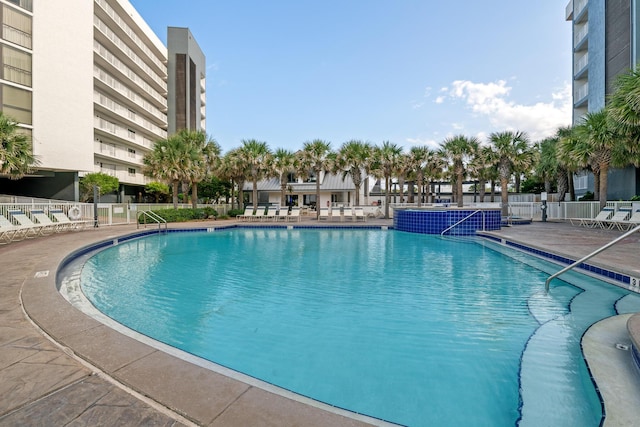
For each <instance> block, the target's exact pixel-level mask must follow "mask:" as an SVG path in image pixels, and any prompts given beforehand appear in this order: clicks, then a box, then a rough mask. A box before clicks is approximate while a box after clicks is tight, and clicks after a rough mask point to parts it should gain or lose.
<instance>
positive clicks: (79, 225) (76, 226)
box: [49, 209, 94, 230]
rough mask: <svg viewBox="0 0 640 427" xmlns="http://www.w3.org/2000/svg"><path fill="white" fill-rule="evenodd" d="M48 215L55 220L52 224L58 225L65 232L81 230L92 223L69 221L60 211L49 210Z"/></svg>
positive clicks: (84, 220) (87, 221)
mask: <svg viewBox="0 0 640 427" xmlns="http://www.w3.org/2000/svg"><path fill="white" fill-rule="evenodd" d="M49 213H50V214H51V216H52V217H53V219H54V220H55V221H54V224H60V225H59V226H61V227H64V229H65V230H81V229H83V228H85V227H86V226H87V225H88V224H93V222H94V220H92V219H78V220H73V219H70V218H69V217H68V216H67V215H66V214H65V213H64V211H63V210H62V209H51V210H50V211H49Z"/></svg>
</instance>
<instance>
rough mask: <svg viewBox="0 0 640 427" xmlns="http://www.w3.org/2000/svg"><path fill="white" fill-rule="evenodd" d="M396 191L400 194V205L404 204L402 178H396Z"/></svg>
mask: <svg viewBox="0 0 640 427" xmlns="http://www.w3.org/2000/svg"><path fill="white" fill-rule="evenodd" d="M398 191H399V193H400V203H404V176H402V175H400V176H399V177H398Z"/></svg>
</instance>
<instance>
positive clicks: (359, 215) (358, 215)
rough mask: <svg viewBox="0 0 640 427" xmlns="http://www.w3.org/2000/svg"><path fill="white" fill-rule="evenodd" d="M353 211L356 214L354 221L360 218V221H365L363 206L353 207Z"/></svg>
mask: <svg viewBox="0 0 640 427" xmlns="http://www.w3.org/2000/svg"><path fill="white" fill-rule="evenodd" d="M354 211H355V214H356V218H355V220H356V221H358V220H362V222H367V216H366V215H365V214H364V208H355V209H354Z"/></svg>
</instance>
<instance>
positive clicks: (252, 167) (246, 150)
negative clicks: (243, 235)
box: [239, 139, 271, 207]
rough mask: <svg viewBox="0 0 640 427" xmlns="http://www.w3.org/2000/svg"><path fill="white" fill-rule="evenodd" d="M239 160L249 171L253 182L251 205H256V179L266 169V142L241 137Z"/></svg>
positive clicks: (269, 153)
mask: <svg viewBox="0 0 640 427" xmlns="http://www.w3.org/2000/svg"><path fill="white" fill-rule="evenodd" d="M239 154H240V159H241V162H243V163H244V164H245V165H246V167H247V170H248V172H249V176H250V178H251V182H252V183H253V197H252V199H253V205H254V207H257V206H258V181H259V180H260V179H261V178H262V177H263V176H264V175H265V173H266V172H267V170H268V164H269V161H270V157H271V151H270V150H269V146H268V145H267V143H266V142H262V141H257V140H255V139H243V140H242V147H240V150H239Z"/></svg>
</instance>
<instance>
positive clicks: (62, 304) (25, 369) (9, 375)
mask: <svg viewBox="0 0 640 427" xmlns="http://www.w3.org/2000/svg"><path fill="white" fill-rule="evenodd" d="M233 223H235V222H232V221H217V222H203V223H200V222H199V223H188V224H171V227H172V228H196V227H220V226H222V225H225V224H233ZM254 224H255V223H254ZM312 224H316V222H315V221H314V220H310V219H304V220H303V222H302V225H312ZM251 225H253V224H251ZM257 225H261V224H260V223H258V224H257ZM289 225H291V223H289ZM294 225H295V224H294ZM320 225H322V226H327V225H329V226H331V225H343V223H331V222H329V223H324V222H323V223H321V224H320ZM348 225H352V224H348ZM358 225H361V224H358ZM362 225H369V226H370V225H387V226H390V225H392V223H391V221H389V220H369V221H368V222H367V223H365V224H362ZM134 231H136V226H135V225H126V226H114V227H101V228H98V229H88V230H85V231H81V232H67V233H61V234H56V235H52V236H46V237H39V238H36V239H30V240H24V241H22V242H14V243H11V244H9V245H4V246H1V247H0V396H2V397H1V398H0V426H5V425H6V426H13V425H65V424H68V423H73V424H74V425H158V426H160V425H162V426H179V425H203V426H245V425H264V426H287V425H290V426H294V425H305V426H328V425H331V426H334V425H341V426H365V425H369V424H384V423H382V422H380V421H378V420H372V419H368V418H366V417H358V416H356V418H352V417H349V416H347V414H346V413H345V412H341V411H339V410H337V411H329V410H326V409H328V408H327V407H326V406H323V405H315V404H313V402H311V401H310V400H308V399H294V398H288V397H284V396H281V395H279V394H275V393H272V392H270V391H266V390H264V389H262V388H260V387H256V386H253V385H250V384H247V383H244V382H241V381H238V380H236V379H233V378H230V377H227V376H225V375H221V374H219V373H216V372H212V371H210V370H208V369H205V368H203V367H200V366H197V365H194V364H191V363H188V362H185V361H183V360H182V359H179V358H177V357H174V356H172V355H170V354H167V353H164V352H162V351H160V350H157V349H156V348H153V347H150V346H148V345H146V344H143V343H140V342H138V341H136V340H134V339H132V338H129V337H127V336H125V335H122V334H121V333H119V332H117V331H115V330H112V329H110V328H108V327H106V326H104V325H103V324H102V323H100V322H98V321H97V320H94V319H93V318H91V317H89V316H87V315H85V314H83V313H81V312H80V311H78V310H76V309H75V308H74V307H73V306H71V305H70V304H69V303H68V302H67V301H66V300H65V299H64V298H63V297H62V296H61V295H60V293H59V292H58V291H57V288H56V283H55V274H56V271H57V269H58V265H59V264H60V262H61V261H62V260H63V259H64V258H65V257H66V256H67V255H68V254H69V253H71V252H73V251H74V250H76V249H78V248H81V247H83V246H86V245H89V244H91V243H94V242H98V241H102V240H106V239H112V238H115V237H117V236H122V235H125V234H128V233H131V232H134ZM492 234H493V235H495V236H501V237H504V238H509V239H511V240H514V241H519V242H522V243H524V244H527V245H529V246H532V247H537V248H541V249H545V250H548V251H550V252H555V253H558V254H564V255H567V256H569V257H573V258H577V257H581V256H583V255H585V254H587V253H589V252H591V251H592V250H594V249H596V248H597V247H599V246H601V245H603V244H605V243H607V242H608V241H609V240H611V239H612V238H613V237H615V236H618V235H620V234H621V232H618V231H613V230H594V229H584V228H579V227H572V226H571V225H570V224H565V223H533V224H531V225H523V226H517V227H510V228H503V229H502V230H501V231H497V232H493V233H492ZM639 245H640V234H636V235H634V236H632V237H630V238H628V239H625V240H624V241H623V242H620V243H619V244H618V245H616V246H614V247H612V248H610V249H609V250H607V251H605V252H604V253H603V254H601V255H598V257H596V258H595V259H594V260H593V262H594V263H596V262H597V263H599V264H601V265H603V266H608V267H610V268H611V269H613V270H617V271H620V272H626V273H628V274H633V275H637V276H640V251H638V248H639ZM540 286H543V284H540ZM628 317H629V316H626V317H624V316H616V317H612V318H609V319H606V320H605V321H603V322H599V323H598V324H596V325H594V327H592V329H590V330H589V332H588V333H587V334H585V337H584V339H583V348H584V351H585V353H586V354H587V359H589V354H588V353H589V351H591V350H590V349H594V351H595V354H596V355H597V357H596V359H599V360H596V359H594V360H595V361H594V364H596V365H597V368H595V367H594V366H595V365H594V366H591V365H592V363H591V361H590V362H589V363H590V368H591V369H592V373H593V374H594V376H595V377H596V379H597V381H598V386H599V388H600V390H601V393H602V394H603V396H604V397H605V401H606V413H607V419H606V425H607V426H617V425H620V426H621V425H628V424H624V422H625V420H628V419H629V418H628V417H635V418H631V419H635V420H637V419H640V418H639V417H640V415H638V414H637V412H638V411H639V408H640V405H638V397H637V396H640V379H639V378H638V375H637V373H636V372H631V373H630V372H629V367H630V366H631V365H629V364H627V361H628V362H630V359H629V357H628V356H629V354H628V352H621V351H620V350H617V349H615V348H613V347H612V343H614V342H615V343H616V344H617V343H621V342H623V341H624V342H630V339H629V336H628V334H627V333H626V322H627V320H626V319H628ZM635 325H637V334H638V337H639V338H638V340H640V322H635ZM592 330H593V331H592ZM633 330H634V331H635V329H633ZM621 340H622V341H621ZM625 340H626V341H625ZM636 342H637V341H636ZM612 350H614V351H612ZM609 352H611V353H612V354H609ZM624 356H627V359H628V360H626V359H624ZM596 371H597V372H596ZM611 372H613V373H611ZM599 375H602V376H603V379H602V380H601V379H600V377H599ZM612 375H613V376H612ZM634 375H635V376H634ZM633 380H635V383H634V381H633ZM625 381H626V382H630V383H631V387H636V391H635V392H634V393H632V394H631V395H627V396H625V395H624V394H626V391H625V390H626V389H620V388H619V384H621V383H622V382H625ZM634 384H635V385H634ZM625 387H626V385H625ZM607 388H609V389H611V390H612V393H614V394H615V396H616V399H615V400H616V401H619V400H620V401H622V402H621V404H620V405H619V406H621V407H622V408H621V409H619V408H616V407H613V406H611V407H610V403H609V398H608V397H607V395H606V394H605V393H604V390H605V389H607ZM291 397H293V396H291ZM627 402H628V403H627ZM614 403H615V402H612V403H611V405H613V404H614ZM625 406H630V407H631V408H625ZM629 411H631V412H629ZM633 411H636V412H635V413H634V412H633Z"/></svg>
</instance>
